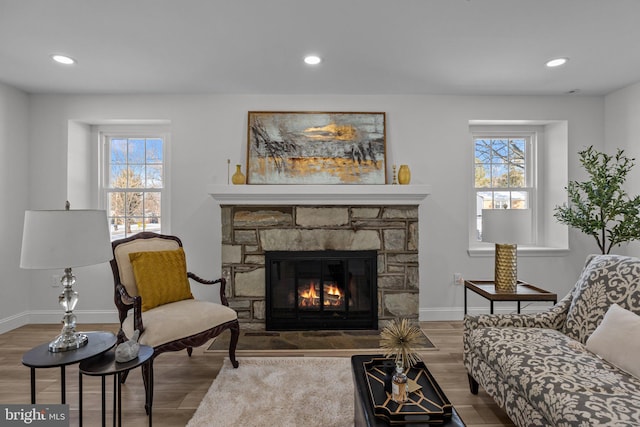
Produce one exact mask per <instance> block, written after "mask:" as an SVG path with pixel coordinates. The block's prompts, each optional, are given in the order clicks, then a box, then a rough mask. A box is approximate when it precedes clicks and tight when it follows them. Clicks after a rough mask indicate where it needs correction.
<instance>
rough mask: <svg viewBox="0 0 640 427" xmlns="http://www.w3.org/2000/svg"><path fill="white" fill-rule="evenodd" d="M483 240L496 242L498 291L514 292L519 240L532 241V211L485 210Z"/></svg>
mask: <svg viewBox="0 0 640 427" xmlns="http://www.w3.org/2000/svg"><path fill="white" fill-rule="evenodd" d="M482 241H483V242H492V243H495V244H496V254H495V273H494V276H495V277H494V283H495V286H496V292H515V291H516V289H517V285H518V256H517V250H518V243H520V244H524V243H531V210H530V209H483V210H482Z"/></svg>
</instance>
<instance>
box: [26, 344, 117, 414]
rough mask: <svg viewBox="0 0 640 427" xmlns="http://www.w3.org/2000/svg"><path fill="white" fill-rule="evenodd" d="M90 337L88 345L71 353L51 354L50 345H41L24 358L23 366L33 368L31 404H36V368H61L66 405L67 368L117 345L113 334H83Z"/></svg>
mask: <svg viewBox="0 0 640 427" xmlns="http://www.w3.org/2000/svg"><path fill="white" fill-rule="evenodd" d="M83 333H84V334H85V335H87V337H88V342H87V344H86V345H84V346H82V347H80V348H76V349H74V350H69V351H60V352H55V353H54V352H51V351H49V343H48V342H47V343H44V344H40V345H39V346H37V347H34V348H32V349H31V350H29V351H27V352H26V353H25V354H24V355H23V356H22V364H23V365H25V366H28V367H29V368H31V403H32V404H35V403H36V368H57V367H60V383H61V386H60V388H61V394H62V398H61V402H60V403H66V378H65V366H67V365H72V364H74V363H78V362H82V361H83V360H85V359H89V358H91V357H94V356H97V355H99V354H102V353H104V352H106V351H107V350H109V349H110V348H112V347H113V346H114V345H116V341H117V338H116V336H115V335H114V334H113V333H111V332H83Z"/></svg>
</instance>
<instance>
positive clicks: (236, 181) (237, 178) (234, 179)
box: [231, 165, 246, 185]
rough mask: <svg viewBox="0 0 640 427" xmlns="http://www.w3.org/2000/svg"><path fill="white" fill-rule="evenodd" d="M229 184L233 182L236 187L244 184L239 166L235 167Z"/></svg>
mask: <svg viewBox="0 0 640 427" xmlns="http://www.w3.org/2000/svg"><path fill="white" fill-rule="evenodd" d="M231 182H233V183H234V184H236V185H238V184H244V183H245V182H246V177H245V176H244V174H243V173H242V171H241V170H240V165H236V173H234V174H233V176H232V177H231Z"/></svg>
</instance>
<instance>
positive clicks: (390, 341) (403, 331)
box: [380, 319, 422, 369]
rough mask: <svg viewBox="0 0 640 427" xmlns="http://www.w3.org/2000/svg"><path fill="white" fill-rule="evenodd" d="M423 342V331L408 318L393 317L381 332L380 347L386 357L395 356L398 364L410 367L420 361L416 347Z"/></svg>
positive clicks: (406, 367)
mask: <svg viewBox="0 0 640 427" xmlns="http://www.w3.org/2000/svg"><path fill="white" fill-rule="evenodd" d="M421 343H422V331H421V330H420V328H419V327H417V326H415V325H412V324H411V323H410V322H409V320H408V319H393V320H391V321H389V323H388V324H387V326H385V327H384V328H383V329H382V331H381V332H380V347H381V348H382V349H383V350H384V351H385V355H384V357H393V359H394V360H395V362H396V364H400V366H402V367H404V368H405V369H408V368H410V367H412V366H413V365H415V364H416V363H418V362H419V361H420V357H419V356H418V353H417V352H416V347H417V346H418V345H419V344H421Z"/></svg>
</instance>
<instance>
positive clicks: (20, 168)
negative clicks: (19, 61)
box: [0, 83, 29, 333]
mask: <svg viewBox="0 0 640 427" xmlns="http://www.w3.org/2000/svg"><path fill="white" fill-rule="evenodd" d="M28 99H29V98H28V96H27V94H25V93H23V92H21V91H19V90H17V89H14V88H12V87H9V86H6V85H4V84H2V83H0V195H1V196H0V240H1V241H2V244H1V245H0V277H1V279H0V280H1V282H0V286H1V287H2V298H0V333H2V332H6V331H8V330H11V329H13V328H16V327H18V326H21V325H24V324H26V323H28V315H27V313H28V308H29V299H28V292H29V273H28V272H27V271H26V270H21V269H20V267H19V266H20V248H21V246H22V226H23V221H24V211H25V209H27V207H28V200H27V189H28V183H29V162H28V152H29V144H28V141H29V138H28V126H27V118H28Z"/></svg>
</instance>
